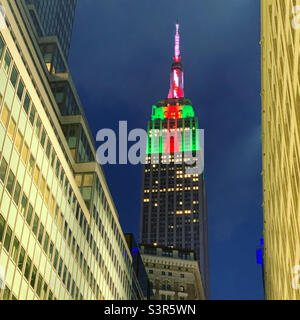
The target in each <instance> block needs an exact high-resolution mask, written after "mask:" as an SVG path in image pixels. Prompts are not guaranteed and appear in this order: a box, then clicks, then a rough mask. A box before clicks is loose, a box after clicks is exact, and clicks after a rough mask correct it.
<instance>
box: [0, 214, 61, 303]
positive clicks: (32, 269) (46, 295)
mask: <svg viewBox="0 0 300 320" xmlns="http://www.w3.org/2000/svg"><path fill="white" fill-rule="evenodd" d="M0 243H2V244H3V248H4V249H5V250H6V251H7V253H8V254H9V253H10V254H11V258H12V260H13V261H14V262H15V264H16V265H17V266H18V269H19V270H20V272H21V273H22V274H23V273H24V277H25V278H26V279H27V281H28V283H29V284H30V286H31V287H32V289H33V290H35V291H36V293H37V295H38V296H39V297H40V298H41V299H44V300H47V299H48V300H53V299H55V298H54V295H53V292H52V291H51V290H50V289H49V286H48V284H47V283H46V281H44V279H43V277H42V275H41V274H39V273H38V269H37V267H36V266H35V265H34V264H33V262H32V259H31V258H30V257H29V256H28V255H27V254H26V251H25V249H24V248H23V247H22V246H21V245H20V241H19V240H18V238H17V237H16V236H15V237H14V238H13V231H12V229H11V228H10V227H9V225H7V224H6V222H5V220H4V218H3V216H2V215H1V214H0ZM23 269H24V270H23ZM48 289H49V290H48ZM6 298H7V297H6V296H5V293H4V297H3V299H6Z"/></svg>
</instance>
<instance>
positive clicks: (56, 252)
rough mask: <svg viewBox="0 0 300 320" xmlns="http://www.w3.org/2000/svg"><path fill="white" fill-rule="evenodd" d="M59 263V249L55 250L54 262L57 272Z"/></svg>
mask: <svg viewBox="0 0 300 320" xmlns="http://www.w3.org/2000/svg"><path fill="white" fill-rule="evenodd" d="M57 262H58V251H57V249H55V255H54V261H53V267H54V269H55V270H56V268H57Z"/></svg>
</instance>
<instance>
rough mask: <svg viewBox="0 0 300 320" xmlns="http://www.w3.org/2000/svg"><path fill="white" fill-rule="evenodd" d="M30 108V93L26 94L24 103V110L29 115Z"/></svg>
mask: <svg viewBox="0 0 300 320" xmlns="http://www.w3.org/2000/svg"><path fill="white" fill-rule="evenodd" d="M29 106H30V98H29V95H28V93H26V95H25V99H24V103H23V108H24V110H25V112H26V113H27V114H28V111H29Z"/></svg>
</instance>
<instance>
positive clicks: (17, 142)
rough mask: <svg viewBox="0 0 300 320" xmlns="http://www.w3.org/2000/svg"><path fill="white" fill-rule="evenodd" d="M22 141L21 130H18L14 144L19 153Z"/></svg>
mask: <svg viewBox="0 0 300 320" xmlns="http://www.w3.org/2000/svg"><path fill="white" fill-rule="evenodd" d="M22 142H23V137H22V135H21V132H20V131H19V130H18V132H17V136H16V141H15V146H16V148H17V150H18V152H19V153H21V150H22Z"/></svg>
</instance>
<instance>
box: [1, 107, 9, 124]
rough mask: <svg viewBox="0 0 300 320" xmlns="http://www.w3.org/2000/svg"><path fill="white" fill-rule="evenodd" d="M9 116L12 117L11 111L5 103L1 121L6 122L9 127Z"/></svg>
mask: <svg viewBox="0 0 300 320" xmlns="http://www.w3.org/2000/svg"><path fill="white" fill-rule="evenodd" d="M9 117H10V112H9V110H8V107H7V105H6V104H5V105H4V108H3V111H2V114H1V121H2V123H3V124H4V127H5V128H7V127H8V122H9Z"/></svg>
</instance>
